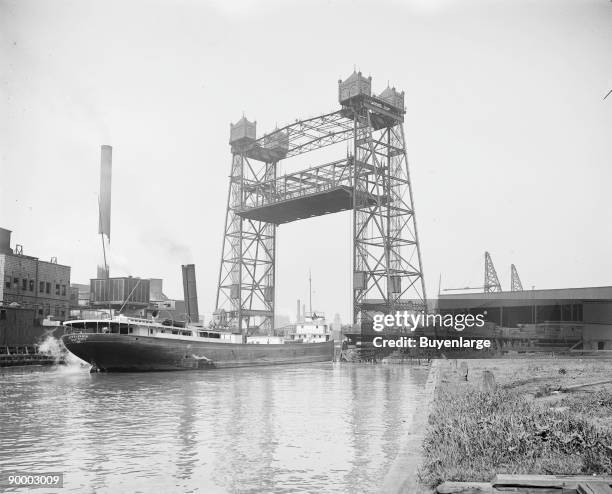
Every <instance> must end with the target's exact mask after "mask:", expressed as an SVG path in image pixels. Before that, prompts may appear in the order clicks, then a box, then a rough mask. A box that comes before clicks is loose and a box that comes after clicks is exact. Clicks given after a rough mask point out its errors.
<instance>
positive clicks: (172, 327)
mask: <svg viewBox="0 0 612 494" xmlns="http://www.w3.org/2000/svg"><path fill="white" fill-rule="evenodd" d="M61 339H62V342H63V344H64V346H65V347H66V348H67V349H68V350H69V351H70V352H71V353H73V354H74V355H76V356H77V357H79V358H80V359H82V360H84V361H85V362H88V363H89V364H90V365H91V371H92V372H141V371H175V370H190V369H201V370H203V369H223V368H233V367H251V366H264V365H280V364H305V363H312V362H328V361H331V360H333V353H334V341H333V339H332V338H331V333H330V332H329V331H324V332H321V331H318V332H317V334H312V335H311V334H307V333H305V332H302V334H301V335H300V337H299V338H293V339H291V338H285V337H279V336H267V335H256V336H246V335H242V334H235V333H232V332H229V331H222V330H217V329H213V328H205V327H201V326H192V325H189V324H187V323H179V322H174V321H162V322H159V321H156V320H151V319H141V318H136V317H129V316H124V315H118V316H113V317H110V318H108V319H84V320H74V321H65V322H64V334H63V336H62V338H61Z"/></svg>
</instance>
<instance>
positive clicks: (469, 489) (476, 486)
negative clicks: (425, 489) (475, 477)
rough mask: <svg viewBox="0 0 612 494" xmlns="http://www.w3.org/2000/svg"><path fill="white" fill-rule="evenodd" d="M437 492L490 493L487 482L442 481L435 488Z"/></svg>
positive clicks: (447, 493)
mask: <svg viewBox="0 0 612 494" xmlns="http://www.w3.org/2000/svg"><path fill="white" fill-rule="evenodd" d="M436 492H437V493H438V494H491V493H492V492H493V488H492V487H491V484H490V483H489V482H444V483H443V484H440V485H439V486H438V487H437V488H436Z"/></svg>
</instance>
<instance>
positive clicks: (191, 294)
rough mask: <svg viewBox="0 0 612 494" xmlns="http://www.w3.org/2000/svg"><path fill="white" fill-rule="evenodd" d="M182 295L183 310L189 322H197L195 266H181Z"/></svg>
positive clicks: (198, 316)
mask: <svg viewBox="0 0 612 494" xmlns="http://www.w3.org/2000/svg"><path fill="white" fill-rule="evenodd" d="M181 268H182V270H183V294H184V297H185V309H186V310H187V315H188V316H189V320H190V321H191V322H198V321H199V320H200V315H199V313H198V292H197V290H196V279H195V264H183V265H182V266H181Z"/></svg>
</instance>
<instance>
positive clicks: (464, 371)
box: [459, 362, 468, 381]
mask: <svg viewBox="0 0 612 494" xmlns="http://www.w3.org/2000/svg"><path fill="white" fill-rule="evenodd" d="M459 375H460V376H461V377H462V378H463V380H464V381H467V380H468V364H467V362H461V365H459Z"/></svg>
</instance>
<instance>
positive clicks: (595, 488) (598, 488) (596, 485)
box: [578, 482, 612, 494]
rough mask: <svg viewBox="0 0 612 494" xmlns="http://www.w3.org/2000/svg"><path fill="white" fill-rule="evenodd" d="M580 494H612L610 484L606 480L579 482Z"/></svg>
mask: <svg viewBox="0 0 612 494" xmlns="http://www.w3.org/2000/svg"><path fill="white" fill-rule="evenodd" d="M578 493H579V494H612V489H611V488H610V486H609V485H608V484H606V483H604V482H581V483H580V484H578Z"/></svg>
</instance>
